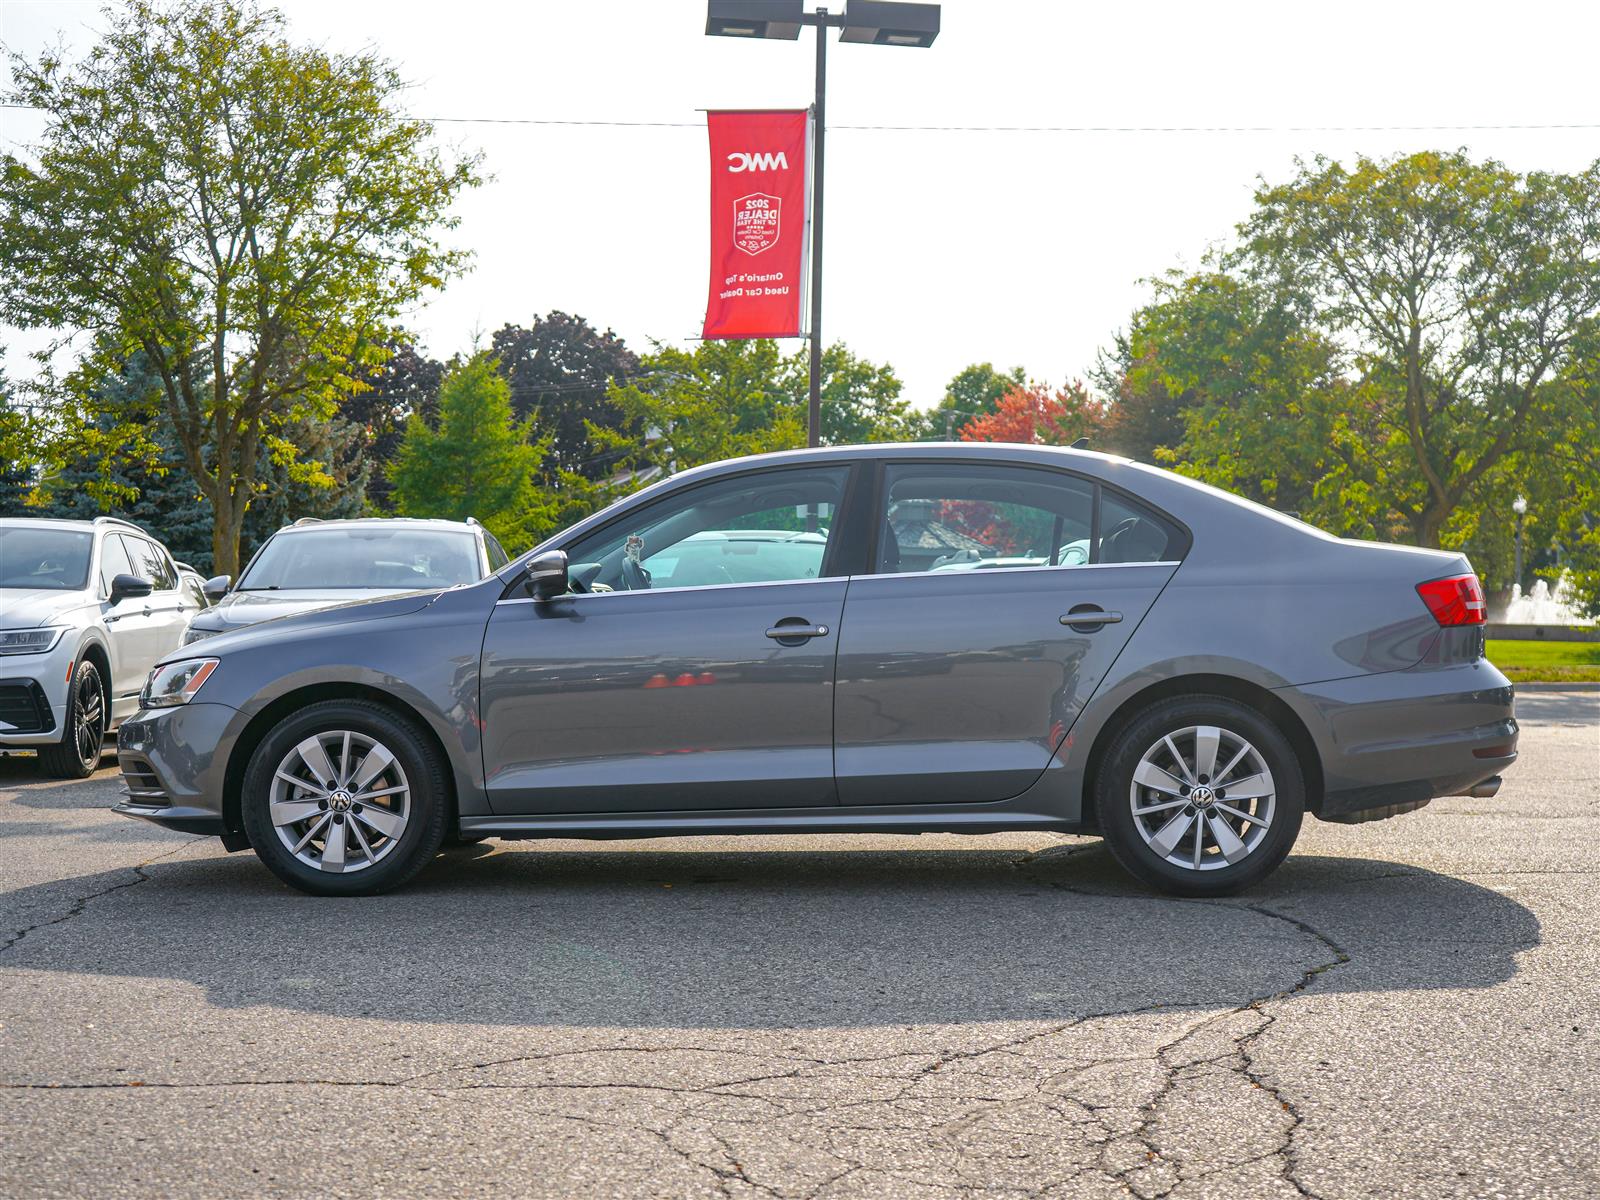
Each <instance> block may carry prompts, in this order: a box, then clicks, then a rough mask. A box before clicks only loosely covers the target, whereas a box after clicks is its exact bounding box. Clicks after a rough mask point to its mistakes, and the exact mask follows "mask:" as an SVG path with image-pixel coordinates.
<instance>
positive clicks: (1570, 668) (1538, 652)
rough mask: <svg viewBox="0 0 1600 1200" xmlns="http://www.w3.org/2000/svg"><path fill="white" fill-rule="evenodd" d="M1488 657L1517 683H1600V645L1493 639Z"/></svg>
mask: <svg viewBox="0 0 1600 1200" xmlns="http://www.w3.org/2000/svg"><path fill="white" fill-rule="evenodd" d="M1488 654H1489V661H1490V662H1492V663H1493V664H1494V665H1495V666H1497V667H1499V668H1500V669H1501V670H1502V671H1504V672H1505V673H1506V677H1507V678H1508V679H1510V680H1511V682H1513V683H1532V682H1535V681H1546V682H1552V683H1600V642H1523V641H1511V640H1507V639H1503V638H1490V639H1489V649H1488Z"/></svg>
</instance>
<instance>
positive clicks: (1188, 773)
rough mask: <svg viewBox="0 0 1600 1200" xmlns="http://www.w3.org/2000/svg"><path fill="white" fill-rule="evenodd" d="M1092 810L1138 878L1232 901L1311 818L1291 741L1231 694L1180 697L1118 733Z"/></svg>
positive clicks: (1278, 858)
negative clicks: (1207, 767) (1231, 789)
mask: <svg viewBox="0 0 1600 1200" xmlns="http://www.w3.org/2000/svg"><path fill="white" fill-rule="evenodd" d="M1211 747H1214V748H1211ZM1208 748H1211V749H1210V757H1209V762H1210V763H1211V770H1209V771H1203V770H1202V769H1201V768H1202V767H1203V766H1204V765H1205V764H1206V762H1207V761H1208V758H1207V750H1208ZM1174 750H1176V752H1177V753H1176V754H1174V752H1173V751H1174ZM1235 755H1237V756H1238V757H1237V758H1235ZM1230 759H1231V760H1233V763H1234V764H1236V765H1233V766H1232V769H1228V768H1229V767H1230V763H1229V762H1228V761H1227V760H1230ZM1168 768H1170V770H1169V769H1168ZM1212 772H1215V773H1216V774H1215V775H1213V774H1212ZM1136 773H1137V774H1138V782H1137V783H1136V779H1135V775H1136ZM1202 781H1203V782H1202ZM1147 784H1149V785H1151V786H1146V785H1147ZM1232 784H1237V785H1238V787H1237V788H1236V790H1235V792H1234V793H1233V794H1232V795H1231V796H1230V794H1229V792H1228V787H1229V786H1230V785H1232ZM1218 793H1220V795H1219V794H1218ZM1094 803H1095V814H1096V816H1097V818H1098V821H1099V826H1100V831H1101V833H1102V835H1103V836H1104V837H1105V840H1106V845H1107V846H1108V847H1109V848H1110V850H1111V854H1112V856H1113V857H1114V858H1115V859H1116V860H1117V862H1119V863H1120V864H1121V865H1122V866H1123V868H1124V869H1125V870H1127V872H1128V873H1129V874H1130V875H1132V876H1134V878H1136V879H1138V880H1139V881H1140V882H1142V883H1144V884H1146V885H1147V886H1149V887H1151V888H1154V889H1156V890H1157V891H1160V892H1165V893H1167V894H1169V895H1174V896H1228V895H1232V894H1233V893H1235V892H1239V891H1242V890H1244V889H1245V888H1248V887H1251V886H1253V885H1254V884H1257V883H1259V882H1261V880H1263V879H1265V878H1266V877H1267V876H1268V875H1269V874H1271V873H1272V872H1273V871H1274V870H1275V869H1276V868H1277V867H1278V864H1280V863H1281V862H1283V860H1284V858H1285V857H1286V856H1287V855H1288V853H1289V850H1290V848H1291V847H1292V846H1293V845H1294V842H1295V838H1296V837H1298V836H1299V833H1300V822H1301V820H1302V819H1303V817H1304V816H1305V776H1304V773H1303V771H1302V770H1301V767H1300V761H1299V758H1298V756H1297V755H1296V754H1295V751H1294V747H1293V746H1291V745H1290V744H1289V740H1288V738H1286V737H1285V736H1284V735H1283V731H1282V730H1280V729H1279V728H1278V727H1277V726H1276V725H1274V724H1273V723H1272V722H1271V721H1270V720H1268V719H1267V718H1266V717H1265V716H1263V715H1262V714H1261V713H1260V712H1258V711H1256V710H1255V709H1253V708H1250V707H1249V706H1247V705H1244V704H1241V703H1239V702H1238V701H1237V700H1231V699H1228V698H1227V697H1225V696H1210V695H1200V696H1183V697H1176V698H1173V699H1170V700H1162V701H1158V702H1157V703H1155V704H1153V705H1151V706H1150V707H1149V708H1148V709H1146V710H1144V711H1143V712H1141V713H1139V714H1138V715H1137V716H1136V717H1134V718H1133V720H1132V721H1131V722H1129V724H1127V725H1126V726H1125V727H1124V728H1122V729H1121V730H1120V731H1119V732H1118V733H1117V734H1116V736H1115V737H1114V738H1113V740H1112V742H1111V744H1110V746H1109V747H1108V749H1107V752H1106V756H1105V758H1104V759H1103V760H1102V762H1101V766H1100V770H1099V772H1098V774H1097V777H1096V781H1095V796H1094ZM1135 805H1138V806H1139V807H1140V809H1141V814H1140V815H1137V816H1136V815H1135V812H1134V806H1135ZM1241 814H1242V815H1241ZM1246 817H1248V818H1250V819H1246ZM1185 821H1187V823H1186V824H1185ZM1262 822H1265V824H1264V825H1263V824H1262ZM1197 828H1199V829H1201V830H1203V832H1202V833H1200V834H1199V835H1198V852H1199V853H1198V857H1199V861H1200V866H1198V867H1197V866H1195V858H1196V850H1197V834H1196V829H1197ZM1163 851H1165V853H1163Z"/></svg>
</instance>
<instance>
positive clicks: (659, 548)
mask: <svg viewBox="0 0 1600 1200" xmlns="http://www.w3.org/2000/svg"><path fill="white" fill-rule="evenodd" d="M848 473H849V468H848V467H842V466H841V467H795V468H789V469H787V470H780V471H765V472H761V473H759V474H754V475H745V476H736V477H735V478H732V479H724V480H719V481H717V482H714V483H707V484H702V485H701V486H699V487H693V488H689V489H688V490H686V491H684V492H681V493H678V494H677V495H673V496H668V497H666V498H664V499H662V500H659V501H657V502H656V503H654V504H651V505H648V506H646V507H645V508H643V509H640V510H638V511H636V512H633V513H630V514H629V515H628V516H626V517H623V518H621V519H619V520H618V521H616V522H613V523H612V524H610V525H607V526H606V527H604V528H603V529H601V530H599V531H597V532H596V533H593V534H590V535H589V536H588V537H586V538H583V539H581V540H579V541H577V542H575V543H573V544H572V545H571V546H569V547H567V559H568V562H569V564H570V567H569V574H570V576H571V579H572V581H573V590H574V591H590V592H622V591H645V590H651V591H659V590H661V589H663V588H683V587H715V586H719V585H727V584H743V583H778V582H784V581H788V580H800V579H817V578H820V577H821V576H822V573H823V561H824V559H825V557H826V555H827V550H828V541H829V537H830V535H831V530H832V527H833V524H834V522H835V519H836V517H837V515H838V512H839V505H840V503H841V502H842V501H843V499H844V485H845V478H846V476H847V475H848Z"/></svg>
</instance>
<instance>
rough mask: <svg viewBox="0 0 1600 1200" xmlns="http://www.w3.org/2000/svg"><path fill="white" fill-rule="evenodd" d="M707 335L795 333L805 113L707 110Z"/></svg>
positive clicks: (806, 162)
mask: <svg viewBox="0 0 1600 1200" xmlns="http://www.w3.org/2000/svg"><path fill="white" fill-rule="evenodd" d="M706 126H707V129H708V130H709V132H710V134H711V289H710V294H709V296H708V297H707V300H706V325H705V330H704V332H703V334H702V336H703V337H705V338H706V339H708V340H710V339H715V338H760V337H799V336H800V312H801V292H802V291H803V290H804V287H803V282H804V271H805V260H806V231H807V225H806V217H807V213H808V211H809V208H808V203H807V202H808V201H809V199H810V196H809V195H808V194H807V192H808V183H809V179H810V171H811V162H810V157H809V155H807V153H806V150H807V146H806V140H807V131H808V114H807V113H806V111H805V110H804V109H800V110H799V111H795V112H712V113H707V114H706Z"/></svg>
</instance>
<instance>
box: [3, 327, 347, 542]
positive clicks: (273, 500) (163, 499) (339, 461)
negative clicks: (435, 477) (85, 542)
mask: <svg viewBox="0 0 1600 1200" xmlns="http://www.w3.org/2000/svg"><path fill="white" fill-rule="evenodd" d="M95 386H96V389H97V392H96V395H95V396H93V397H92V398H91V399H92V401H93V407H94V409H95V410H96V411H97V412H99V414H100V417H99V420H100V422H101V427H100V428H99V429H98V430H95V431H94V433H95V434H96V435H97V436H101V437H103V436H108V435H109V434H110V432H111V431H112V429H113V426H116V425H119V424H120V426H121V427H122V428H123V429H124V430H126V429H127V428H128V427H129V425H130V423H132V422H142V425H140V426H139V434H138V440H139V442H140V443H141V444H142V445H144V446H145V447H146V450H145V452H143V453H140V454H137V455H135V454H128V453H123V454H111V455H104V454H96V453H94V452H93V451H92V450H84V449H83V447H84V446H85V445H86V444H87V445H93V444H94V439H92V438H89V437H86V436H79V437H75V438H72V439H70V440H68V441H67V442H65V443H64V445H66V446H69V447H76V448H78V452H77V453H74V454H70V455H68V456H67V457H65V458H64V459H62V460H61V461H58V462H55V463H53V464H51V466H50V468H49V470H48V472H47V473H46V475H45V477H44V478H43V479H42V480H41V481H40V484H39V486H38V487H37V488H36V489H35V493H34V495H33V497H32V500H33V503H32V504H31V505H30V507H29V508H28V510H27V515H32V516H41V517H65V518H69V519H74V520H90V519H92V518H94V517H96V516H99V515H101V514H102V513H106V514H111V515H115V516H120V517H124V518H126V519H127V520H130V521H133V522H134V523H135V524H137V525H141V526H143V527H144V528H146V529H148V530H150V531H152V532H153V533H155V534H157V535H158V536H159V537H160V538H161V540H162V541H163V542H164V543H165V544H166V545H167V547H168V548H169V549H170V550H171V551H172V554H173V557H175V558H177V559H178V560H180V561H183V562H188V563H190V564H191V565H192V566H194V567H195V568H196V569H197V570H199V571H201V572H203V573H205V574H211V573H212V545H211V531H212V528H213V525H214V521H213V516H212V511H211V502H210V501H209V500H207V499H206V497H205V496H204V495H203V494H202V493H201V491H200V487H199V485H198V484H197V483H195V481H194V477H193V476H192V475H190V474H189V471H188V468H187V467H186V466H185V465H184V456H183V451H182V449H181V447H179V445H178V442H177V438H176V437H175V436H174V435H173V434H172V432H171V430H170V429H168V428H167V427H166V424H165V423H164V422H163V421H162V420H161V414H160V411H159V409H158V408H150V407H146V406H142V405H141V403H140V400H141V397H144V396H147V395H148V394H149V393H150V392H151V391H152V390H159V388H160V387H161V381H160V379H159V377H157V376H156V374H155V372H154V370H153V369H152V368H151V367H150V365H149V363H148V362H147V361H146V360H145V359H144V357H143V355H142V354H135V355H134V356H133V357H132V358H131V359H130V360H129V361H127V362H126V363H124V364H123V365H122V366H121V368H120V369H119V370H118V371H116V372H114V373H112V374H109V375H105V376H103V377H101V378H100V380H99V382H98V383H97V384H96V385H95ZM112 414H117V415H116V416H113V415H112ZM130 414H134V415H133V416H130ZM284 434H285V440H287V441H290V442H292V443H293V444H294V445H295V447H296V448H297V454H296V456H295V458H294V459H293V460H291V461H287V462H275V461H274V460H273V459H272V456H271V450H270V448H269V447H267V446H262V447H261V449H260V450H259V452H258V453H259V454H260V462H258V464H257V467H256V477H257V481H258V482H257V488H258V491H259V497H258V499H257V501H256V503H254V504H252V505H251V507H250V510H249V512H248V513H247V514H246V517H245V524H244V529H243V531H242V547H243V550H244V555H243V557H248V556H249V554H250V553H251V552H253V551H254V549H255V548H256V547H257V546H259V545H260V544H261V543H262V542H263V541H265V540H266V538H268V537H270V536H271V535H272V533H273V532H274V531H275V530H277V529H278V528H279V527H281V526H283V525H286V524H288V523H289V522H291V521H294V520H296V519H298V518H300V517H353V516H359V515H360V514H361V511H362V508H363V507H364V500H363V491H364V488H365V485H366V480H367V472H368V468H367V466H366V463H365V462H364V460H363V458H362V450H363V446H364V437H363V434H362V431H361V430H360V429H359V428H358V427H356V426H354V425H352V424H351V423H349V422H347V421H344V420H341V419H339V418H334V419H332V420H329V421H315V422H312V421H307V422H303V423H301V424H299V425H297V426H291V427H289V428H287V429H286V430H285V431H284Z"/></svg>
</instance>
